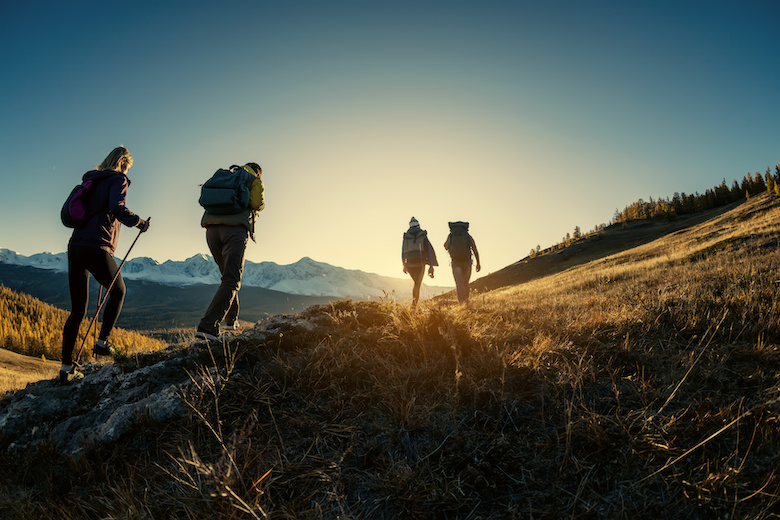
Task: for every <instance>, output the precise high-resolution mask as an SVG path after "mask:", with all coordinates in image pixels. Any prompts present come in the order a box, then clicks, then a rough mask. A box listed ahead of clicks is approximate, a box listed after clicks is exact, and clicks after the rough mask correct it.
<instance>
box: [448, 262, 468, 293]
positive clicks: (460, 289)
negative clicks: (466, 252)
mask: <svg viewBox="0 0 780 520" xmlns="http://www.w3.org/2000/svg"><path fill="white" fill-rule="evenodd" d="M466 267H467V265H466V264H464V263H463V262H453V263H452V277H453V278H455V290H456V292H457V294H458V303H464V302H465V301H466V300H468V298H469V293H468V290H469V282H468V278H467V273H466ZM469 267H470V266H469ZM469 271H471V269H469ZM469 274H470V273H469Z"/></svg>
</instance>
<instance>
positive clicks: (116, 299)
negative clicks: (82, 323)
mask: <svg viewBox="0 0 780 520" xmlns="http://www.w3.org/2000/svg"><path fill="white" fill-rule="evenodd" d="M89 270H90V272H91V273H92V276H94V277H95V280H97V282H98V283H99V284H100V285H102V286H103V287H106V288H108V286H109V285H111V280H114V276H116V280H114V285H112V286H111V290H110V291H109V293H108V294H107V295H106V297H107V298H108V300H106V304H105V306H104V307H103V323H102V324H101V326H100V334H98V339H102V340H105V339H108V336H110V335H111V331H112V330H113V329H114V325H116V320H117V319H119V313H120V312H122V304H123V303H124V301H125V291H126V288H125V281H124V280H122V275H121V274H118V273H119V266H118V265H117V264H116V260H115V259H114V257H113V256H112V255H111V254H110V253H108V252H106V251H103V250H102V249H95V250H94V252H93V253H91V254H90V263H89Z"/></svg>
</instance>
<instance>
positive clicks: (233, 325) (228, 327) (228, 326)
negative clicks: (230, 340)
mask: <svg viewBox="0 0 780 520" xmlns="http://www.w3.org/2000/svg"><path fill="white" fill-rule="evenodd" d="M224 328H225V330H240V327H239V326H238V320H236V321H234V322H233V323H226V324H225V327H224Z"/></svg>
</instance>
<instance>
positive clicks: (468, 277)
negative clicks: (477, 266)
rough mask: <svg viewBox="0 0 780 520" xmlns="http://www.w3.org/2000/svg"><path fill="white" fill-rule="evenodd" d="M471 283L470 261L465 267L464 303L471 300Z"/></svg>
mask: <svg viewBox="0 0 780 520" xmlns="http://www.w3.org/2000/svg"><path fill="white" fill-rule="evenodd" d="M470 281H471V262H470V261H469V262H468V263H467V264H465V265H464V266H463V295H464V298H463V301H464V302H465V301H468V299H469V292H470V291H471V287H470V286H469V282H470Z"/></svg>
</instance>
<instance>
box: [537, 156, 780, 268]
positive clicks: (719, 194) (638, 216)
mask: <svg viewBox="0 0 780 520" xmlns="http://www.w3.org/2000/svg"><path fill="white" fill-rule="evenodd" d="M765 191H768V192H772V193H775V194H777V195H780V164H778V165H777V166H775V171H774V173H772V171H771V169H770V168H769V167H767V169H766V172H764V173H763V174H761V173H760V172H756V173H755V174H750V173H747V174H745V176H744V177H743V178H742V182H738V181H737V180H734V181H733V182H732V184H731V186H729V185H728V184H726V179H723V182H721V183H720V184H719V185H717V186H714V187H713V188H711V189H708V190H706V191H705V192H704V193H703V194H700V193H698V192H696V193H693V194H686V193H675V194H674V195H673V196H672V198H671V199H670V198H668V197H667V198H665V199H656V200H653V198H652V197H650V200H649V201H644V200H643V199H639V200H637V201H636V202H634V203H633V204H629V205H628V206H626V207H625V208H624V209H623V211H620V210H617V209H616V210H615V216H614V217H612V220H611V221H610V223H609V225H614V224H626V223H628V222H633V221H636V220H644V219H651V218H665V219H674V218H677V217H678V216H679V215H687V214H690V213H697V212H701V211H706V210H708V209H713V208H718V207H721V206H726V205H728V204H731V203H732V202H737V201H739V200H742V199H745V198H750V197H751V196H752V195H758V194H759V193H763V192H765ZM606 227H607V225H606V224H599V225H597V226H595V227H594V228H593V229H592V230H591V231H589V232H588V233H585V234H583V233H582V231H581V230H580V227H579V226H575V228H574V233H573V234H572V233H566V236H565V237H563V239H562V240H561V241H560V242H559V243H557V244H555V245H553V246H551V247H549V248H547V249H544V250H542V248H541V247H540V246H536V248H534V249H531V253H530V255H529V256H530V257H531V258H534V257H535V256H537V255H539V254H542V253H547V252H551V251H555V250H558V249H564V248H567V247H569V246H570V245H571V244H573V243H574V242H576V241H578V240H580V239H582V238H587V237H589V236H591V235H595V234H597V233H600V232H601V231H603V230H604V229H605V228H606Z"/></svg>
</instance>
